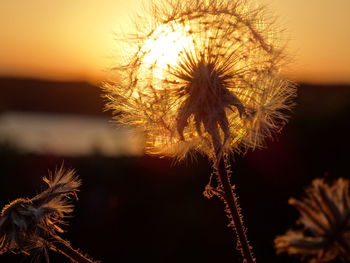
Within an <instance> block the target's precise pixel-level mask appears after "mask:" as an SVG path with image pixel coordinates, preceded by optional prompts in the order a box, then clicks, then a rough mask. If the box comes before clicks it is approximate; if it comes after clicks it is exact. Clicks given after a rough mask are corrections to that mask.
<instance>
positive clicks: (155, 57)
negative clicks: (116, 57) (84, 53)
mask: <svg viewBox="0 0 350 263" xmlns="http://www.w3.org/2000/svg"><path fill="white" fill-rule="evenodd" d="M266 17H267V16H266V15H265V11H264V9H263V8H254V7H253V6H252V5H250V4H249V2H248V1H245V0H233V1H232V0H231V1H228V0H204V1H200V0H188V1H181V0H179V1H176V0H174V1H173V0H167V1H155V2H153V4H151V10H150V12H149V14H148V15H147V14H146V15H140V16H138V17H137V18H136V19H135V26H136V28H135V33H134V34H131V36H130V37H128V38H127V39H126V40H125V41H124V43H125V44H126V47H125V49H123V51H125V54H123V57H124V61H122V63H120V65H118V66H117V67H116V68H115V69H116V71H117V73H118V76H119V81H118V82H115V83H106V84H105V85H104V86H103V89H104V91H105V97H106V98H107V99H108V102H107V105H106V108H107V109H111V110H112V111H113V112H114V115H115V116H116V117H115V118H116V120H117V121H118V122H119V123H121V124H125V125H134V126H136V127H138V128H141V129H143V130H144V131H145V133H146V152H147V153H149V154H157V155H160V156H171V157H175V158H177V159H182V158H184V157H185V156H187V155H189V154H193V153H195V152H199V153H202V154H205V155H207V156H208V157H209V158H210V159H211V160H212V161H213V163H214V169H215V171H216V172H215V174H216V177H217V181H218V186H217V187H215V188H214V187H212V186H211V185H210V184H209V186H208V187H207V188H206V195H207V196H208V197H210V196H212V195H218V196H219V197H220V198H221V199H223V200H224V202H225V204H226V206H227V211H228V216H229V218H230V220H231V219H232V220H233V221H234V223H232V226H234V228H235V230H236V232H237V234H238V246H240V247H241V249H242V253H243V257H244V259H245V260H246V261H247V262H254V261H255V260H254V258H253V256H252V253H251V251H250V246H249V244H248V241H247V240H246V236H245V228H244V227H243V222H242V216H241V214H240V212H239V210H240V209H239V207H238V203H237V198H236V197H235V195H234V194H233V192H232V186H231V184H230V180H229V173H230V172H229V167H228V159H227V158H228V157H227V156H228V154H229V153H233V152H236V153H237V152H239V153H241V152H246V150H247V149H250V148H252V149H254V148H256V147H260V146H262V145H263V139H264V138H265V137H269V136H272V134H273V133H274V131H279V130H280V129H281V128H282V126H283V125H284V124H285V123H286V121H287V115H286V114H287V112H288V111H289V110H290V108H291V106H292V99H293V97H294V96H295V87H294V85H292V84H291V83H290V82H288V81H286V80H284V79H283V78H282V77H281V75H280V67H281V65H282V63H283V58H284V52H283V47H282V45H281V43H279V41H278V37H277V35H278V34H277V33H278V30H275V29H274V28H273V23H272V21H268V20H267V19H266Z"/></svg>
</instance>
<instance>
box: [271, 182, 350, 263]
mask: <svg viewBox="0 0 350 263" xmlns="http://www.w3.org/2000/svg"><path fill="white" fill-rule="evenodd" d="M289 203H290V204H291V205H293V206H294V207H295V208H297V209H298V211H299V213H300V215H301V217H300V219H299V224H300V225H301V226H302V229H300V230H289V231H288V232H287V233H286V234H285V235H283V236H278V237H277V238H276V239H275V246H276V249H277V253H285V252H286V253H289V254H299V255H301V256H302V257H303V258H304V259H308V260H309V262H329V261H331V260H334V259H336V258H338V259H340V260H341V261H342V262H349V261H350V195H349V180H345V179H342V178H340V179H338V180H337V181H335V182H334V183H333V184H332V185H328V184H326V183H325V182H324V180H322V179H315V180H314V181H313V182H312V184H311V186H310V187H309V188H307V190H306V197H305V198H304V200H303V201H298V200H295V199H293V198H292V199H290V200H289Z"/></svg>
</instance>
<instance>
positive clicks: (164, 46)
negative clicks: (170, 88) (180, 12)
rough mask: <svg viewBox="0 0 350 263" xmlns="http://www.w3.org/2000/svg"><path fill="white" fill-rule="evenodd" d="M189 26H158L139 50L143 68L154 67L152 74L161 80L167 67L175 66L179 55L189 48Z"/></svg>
mask: <svg viewBox="0 0 350 263" xmlns="http://www.w3.org/2000/svg"><path fill="white" fill-rule="evenodd" d="M189 31H190V26H188V25H187V26H185V27H184V26H182V25H180V24H173V25H171V26H170V25H160V26H158V27H157V29H156V30H155V31H154V33H153V34H152V36H151V37H150V38H149V39H147V40H146V41H145V43H144V45H143V47H142V48H141V50H140V52H141V53H142V54H143V58H142V64H143V67H145V68H146V67H154V68H153V74H154V75H155V76H156V77H157V79H160V80H163V79H164V78H165V77H166V76H164V72H165V70H166V69H167V68H168V67H172V66H174V65H176V64H177V62H178V60H179V54H180V52H181V51H183V50H184V49H188V48H191V45H192V38H191V36H189V34H188V32H189Z"/></svg>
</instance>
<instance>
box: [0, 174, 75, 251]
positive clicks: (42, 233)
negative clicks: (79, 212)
mask: <svg viewBox="0 0 350 263" xmlns="http://www.w3.org/2000/svg"><path fill="white" fill-rule="evenodd" d="M43 180H44V182H46V184H47V185H48V188H47V189H46V190H44V191H43V192H41V193H39V194H38V195H36V196H35V197H33V198H31V199H28V198H18V199H16V200H14V201H12V202H11V203H9V204H8V205H6V206H5V207H4V208H3V209H2V212H1V216H0V254H3V253H6V252H13V253H25V254H29V253H30V251H31V250H33V249H39V250H43V251H45V249H46V248H47V247H49V241H48V240H47V238H49V237H50V235H56V233H57V232H63V230H62V229H61V227H60V226H61V225H62V224H64V218H65V217H66V215H67V214H69V213H70V212H72V210H73V206H72V205H71V204H70V200H69V199H70V197H71V196H73V197H76V192H77V191H78V187H79V186H80V180H79V179H78V178H77V177H76V176H74V171H73V170H65V169H64V168H63V167H61V168H60V169H58V170H56V171H55V173H54V174H50V175H49V177H47V178H46V177H45V178H43Z"/></svg>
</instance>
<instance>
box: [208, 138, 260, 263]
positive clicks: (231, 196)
mask: <svg viewBox="0 0 350 263" xmlns="http://www.w3.org/2000/svg"><path fill="white" fill-rule="evenodd" d="M214 148H215V158H216V160H215V163H214V168H215V169H216V173H217V177H218V181H219V182H220V184H221V186H222V193H221V197H222V198H223V200H224V202H225V204H226V208H227V213H229V217H230V218H231V219H232V221H233V225H232V228H233V230H234V231H235V232H236V234H237V239H238V240H237V242H238V247H239V248H240V251H241V254H242V256H243V259H244V261H243V262H244V263H256V260H255V258H254V256H253V252H252V248H251V246H250V245H249V241H248V238H247V235H246V230H245V227H244V224H243V217H242V215H241V213H240V207H239V204H238V200H237V197H236V194H235V193H234V192H233V188H232V185H231V183H230V178H229V175H228V172H227V165H226V163H225V160H224V158H222V155H221V147H220V146H219V147H218V144H215V143H214Z"/></svg>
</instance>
